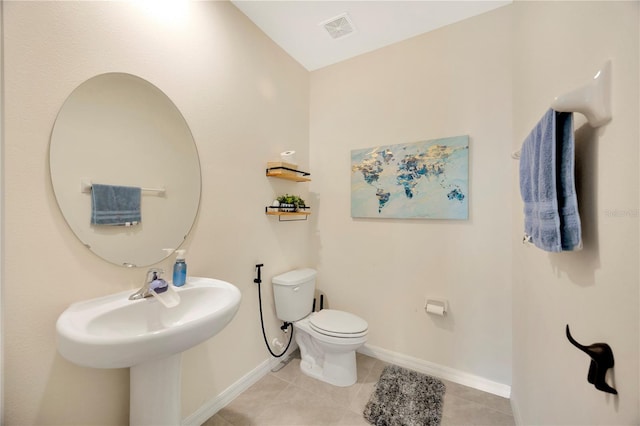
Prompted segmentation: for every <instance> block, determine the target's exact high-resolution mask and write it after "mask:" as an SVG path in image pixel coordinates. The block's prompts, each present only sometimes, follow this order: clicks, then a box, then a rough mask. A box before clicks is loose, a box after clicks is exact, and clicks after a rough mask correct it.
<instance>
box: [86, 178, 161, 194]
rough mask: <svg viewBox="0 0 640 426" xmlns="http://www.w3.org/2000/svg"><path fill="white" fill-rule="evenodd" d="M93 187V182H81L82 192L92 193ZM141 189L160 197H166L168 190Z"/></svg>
mask: <svg viewBox="0 0 640 426" xmlns="http://www.w3.org/2000/svg"><path fill="white" fill-rule="evenodd" d="M92 186H93V184H92V183H91V181H88V180H81V181H80V192H84V193H90V192H91V187H92ZM140 189H141V190H142V191H148V192H157V193H158V194H159V195H164V194H165V193H166V192H167V190H166V189H165V188H145V187H141V188H140Z"/></svg>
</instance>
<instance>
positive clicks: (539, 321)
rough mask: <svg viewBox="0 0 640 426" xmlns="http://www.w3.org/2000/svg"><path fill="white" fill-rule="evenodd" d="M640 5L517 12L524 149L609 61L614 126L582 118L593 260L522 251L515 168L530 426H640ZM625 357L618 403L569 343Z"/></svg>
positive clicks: (516, 304)
mask: <svg viewBox="0 0 640 426" xmlns="http://www.w3.org/2000/svg"><path fill="white" fill-rule="evenodd" d="M639 5H640V3H638V2H584V3H579V2H517V3H516V4H515V8H514V28H517V29H518V30H517V31H516V32H515V40H514V45H515V46H517V49H515V50H514V72H513V75H514V84H513V88H514V89H513V90H514V142H513V148H514V149H516V148H517V147H519V144H520V143H521V141H522V140H523V139H524V138H525V137H526V136H527V134H528V133H529V131H530V130H531V128H532V127H533V126H534V125H535V123H536V121H537V120H539V119H540V117H541V116H542V114H543V113H544V111H545V110H546V109H547V108H548V107H549V103H550V101H551V100H552V99H553V98H554V97H555V96H557V95H559V94H562V93H564V92H567V91H569V90H571V89H573V88H577V87H579V86H581V85H583V84H586V83H587V82H588V81H590V79H591V78H592V77H593V75H594V74H595V72H596V71H597V70H598V69H599V68H600V67H601V66H602V65H603V63H604V61H605V60H606V59H611V61H612V70H613V79H612V82H613V94H612V100H613V104H612V107H613V120H612V121H611V123H610V124H608V125H606V126H605V127H603V128H602V129H599V130H598V131H593V130H591V129H590V128H589V127H588V126H583V123H584V122H585V120H584V117H582V116H581V115H579V114H578V115H576V116H575V117H576V129H577V131H576V150H577V152H576V175H577V181H578V184H577V189H578V201H579V209H580V215H581V219H582V224H583V225H582V229H583V237H584V239H583V241H584V250H583V251H581V252H575V253H561V254H548V253H545V252H542V251H540V250H537V249H534V248H527V247H524V246H522V244H520V243H519V239H520V236H521V235H522V223H523V216H522V213H521V211H522V203H521V201H520V198H519V189H518V185H517V182H518V180H517V174H516V171H517V169H516V168H515V167H514V175H513V178H512V179H511V182H512V198H513V199H514V200H518V202H516V203H514V209H513V238H512V241H513V253H514V256H513V257H514V264H513V283H514V287H513V293H514V297H513V311H514V316H513V336H514V353H513V365H514V369H513V371H514V376H513V386H512V392H513V394H512V395H513V401H514V406H515V407H516V411H517V412H518V414H519V417H520V419H521V420H522V422H523V423H524V424H539V425H541V424H585V425H586V424H594V425H596V424H597V425H602V424H611V425H613V424H629V425H630V424H636V425H637V424H638V423H640V414H639V412H638V409H639V407H638V400H639V396H638V395H639V394H638V380H639V377H640V376H639V371H638V362H639V355H638V354H639V352H638V329H639V325H640V324H639V320H640V319H639V317H638V309H639V304H638V296H639V293H638V283H639V279H640V277H639V274H638V259H639V258H640V253H639V250H638V230H639V227H638V224H639V220H638V219H639V216H638V208H639V205H638V143H639V141H640V134H639V131H638V117H639V115H640V110H639V108H638V102H639V92H638V77H639V74H638V73H639V68H638V35H639V34H638V26H639V15H638V13H639ZM566 324H569V325H570V327H571V331H572V333H573V335H574V337H575V338H576V339H577V340H578V341H580V342H582V343H585V344H590V343H594V342H603V341H604V342H607V343H608V344H609V345H610V346H611V347H612V348H613V351H614V356H615V368H614V370H613V372H612V374H611V379H612V380H613V383H615V387H616V388H617V389H618V391H619V396H618V397H616V398H614V397H612V396H610V395H606V394H605V393H603V392H600V391H597V390H595V388H594V387H593V386H592V385H590V384H588V383H587V370H588V368H589V359H588V358H587V356H586V355H585V354H583V353H582V352H580V351H578V350H577V349H575V348H574V347H572V346H571V345H570V344H569V342H568V341H567V339H566V337H565V335H564V329H565V325H566Z"/></svg>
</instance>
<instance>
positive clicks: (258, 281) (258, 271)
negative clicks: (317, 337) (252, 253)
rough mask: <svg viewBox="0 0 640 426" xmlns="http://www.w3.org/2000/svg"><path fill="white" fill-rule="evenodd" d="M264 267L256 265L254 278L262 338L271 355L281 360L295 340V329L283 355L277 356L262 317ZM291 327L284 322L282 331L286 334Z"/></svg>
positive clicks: (260, 264)
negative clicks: (261, 287)
mask: <svg viewBox="0 0 640 426" xmlns="http://www.w3.org/2000/svg"><path fill="white" fill-rule="evenodd" d="M262 267H264V264H263V263H259V264H257V265H256V274H257V277H256V278H254V280H253V282H254V283H256V284H258V304H259V306H260V326H261V327H262V337H263V338H264V344H265V345H266V346H267V349H268V350H269V353H270V354H271V355H272V356H274V357H276V358H280V357H281V356H283V355H284V354H285V353H287V350H289V346H291V341H292V340H293V327H291V334H290V335H289V343H287V347H286V348H284V350H283V351H282V353H280V354H275V353H274V352H273V351H272V350H271V346H269V341H268V340H267V333H266V332H265V331H264V318H263V317H262V295H261V293H262V291H261V289H260V284H262ZM290 325H292V324H291V323H290V322H286V321H284V322H283V324H282V326H281V327H280V330H282V331H283V332H285V333H286V332H287V330H288V329H289V326H290Z"/></svg>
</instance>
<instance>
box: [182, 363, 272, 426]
mask: <svg viewBox="0 0 640 426" xmlns="http://www.w3.org/2000/svg"><path fill="white" fill-rule="evenodd" d="M279 362H280V359H279V358H270V359H266V360H264V361H263V362H262V363H261V364H260V365H258V366H257V367H256V368H254V369H253V370H251V371H250V372H249V373H247V374H245V375H244V376H242V377H241V378H240V380H238V381H236V382H235V383H233V384H232V385H231V386H229V387H228V388H227V389H225V390H224V391H222V393H221V394H219V395H218V396H216V397H215V398H213V399H210V400H209V401H207V402H206V403H205V404H203V405H202V406H201V407H200V408H199V409H198V410H196V411H195V412H194V413H193V414H191V415H190V416H189V417H187V418H186V419H184V420H183V421H182V425H183V426H200V425H201V424H203V423H204V422H206V421H207V420H209V418H211V417H212V416H213V415H214V414H216V413H217V412H218V411H220V410H221V409H222V408H224V407H225V406H226V405H227V404H229V403H230V402H231V401H233V400H234V399H235V398H236V397H237V396H238V395H240V394H241V393H242V392H244V391H246V390H247V389H249V388H250V387H251V386H252V385H253V384H254V383H256V382H257V381H258V380H260V379H262V378H263V377H264V376H266V375H267V374H268V373H269V371H271V369H272V368H273V367H275V366H276V365H277V364H278V363H279Z"/></svg>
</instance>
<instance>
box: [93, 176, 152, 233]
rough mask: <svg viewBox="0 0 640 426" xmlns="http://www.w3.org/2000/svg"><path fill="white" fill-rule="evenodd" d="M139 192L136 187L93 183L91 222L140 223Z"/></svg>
mask: <svg viewBox="0 0 640 426" xmlns="http://www.w3.org/2000/svg"><path fill="white" fill-rule="evenodd" d="M141 193H142V191H141V189H140V188H136V187H130V186H114V185H99V184H93V185H92V187H91V224H93V225H126V226H129V225H135V224H137V223H140V221H141V219H142V217H141V216H142V215H141V213H140V200H141Z"/></svg>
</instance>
